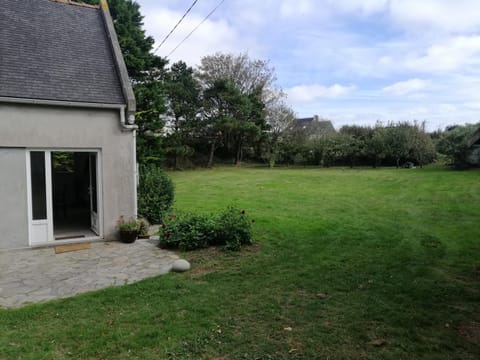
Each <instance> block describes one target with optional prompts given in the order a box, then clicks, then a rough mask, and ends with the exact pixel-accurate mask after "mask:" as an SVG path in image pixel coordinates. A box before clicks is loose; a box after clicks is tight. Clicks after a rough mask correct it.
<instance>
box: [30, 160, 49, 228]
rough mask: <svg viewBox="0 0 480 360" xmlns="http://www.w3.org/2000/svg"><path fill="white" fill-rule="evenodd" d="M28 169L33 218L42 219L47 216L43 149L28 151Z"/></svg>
mask: <svg viewBox="0 0 480 360" xmlns="http://www.w3.org/2000/svg"><path fill="white" fill-rule="evenodd" d="M30 169H31V170H30V171H31V176H32V213H33V220H44V219H46V218H47V192H46V191H47V188H46V186H45V153H44V152H43V151H32V152H30Z"/></svg>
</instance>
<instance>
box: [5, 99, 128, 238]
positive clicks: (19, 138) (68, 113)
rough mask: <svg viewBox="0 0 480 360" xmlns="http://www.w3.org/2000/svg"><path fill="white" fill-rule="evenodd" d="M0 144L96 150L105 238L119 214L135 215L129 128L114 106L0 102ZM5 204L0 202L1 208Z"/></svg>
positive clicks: (112, 231) (110, 235)
mask: <svg viewBox="0 0 480 360" xmlns="http://www.w3.org/2000/svg"><path fill="white" fill-rule="evenodd" d="M0 147H26V148H40V149H42V148H46V149H56V148H61V149H72V151H74V150H75V149H87V148H89V149H98V150H100V151H101V154H100V157H101V160H102V177H103V188H102V194H103V210H104V211H103V220H104V235H105V238H106V239H113V238H114V237H115V233H116V231H115V226H116V222H117V220H118V218H119V217H120V216H121V215H127V216H132V215H135V214H134V211H135V207H136V206H135V201H136V199H135V193H134V186H135V174H134V171H133V169H134V159H133V152H132V149H133V134H132V132H131V131H127V132H123V131H122V130H121V126H120V111H119V110H116V109H87V108H69V107H60V106H59V107H53V106H44V105H24V104H6V103H0ZM24 162H25V160H24ZM21 181H25V180H21ZM24 186H25V185H24ZM24 192H25V193H22V194H18V203H21V206H23V205H24V203H25V201H26V189H25V191H24ZM25 206H26V205H25ZM8 210H9V209H7V208H6V207H5V206H4V205H3V202H0V211H1V213H4V212H5V211H8ZM10 210H11V209H10ZM19 225H20V224H19ZM22 225H24V224H22ZM4 227H5V224H4V221H3V219H2V217H0V230H2V232H3V228H4ZM18 241H19V240H18ZM19 243H20V241H19ZM23 243H24V241H23V240H22V244H23Z"/></svg>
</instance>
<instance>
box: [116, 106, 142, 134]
mask: <svg viewBox="0 0 480 360" xmlns="http://www.w3.org/2000/svg"><path fill="white" fill-rule="evenodd" d="M127 117H128V120H127V121H126V119H125V106H122V107H121V108H120V126H121V127H122V131H135V130H137V129H138V125H135V114H134V113H131V112H129V114H128V115H127Z"/></svg>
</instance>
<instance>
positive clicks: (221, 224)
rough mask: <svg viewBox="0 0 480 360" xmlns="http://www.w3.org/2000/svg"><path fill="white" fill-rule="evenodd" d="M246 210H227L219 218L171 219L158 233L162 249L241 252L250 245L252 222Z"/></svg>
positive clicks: (186, 216)
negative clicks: (212, 247)
mask: <svg viewBox="0 0 480 360" xmlns="http://www.w3.org/2000/svg"><path fill="white" fill-rule="evenodd" d="M253 221H254V220H249V219H248V218H247V216H246V213H245V210H241V211H240V210H239V209H236V208H233V207H229V208H227V209H226V210H225V211H224V212H222V213H221V214H219V215H216V216H215V215H210V216H207V215H194V214H187V215H184V216H181V217H179V218H177V217H176V216H171V217H170V219H169V221H168V222H166V223H164V224H162V227H161V229H160V231H159V235H160V243H159V246H160V247H161V248H166V249H180V250H182V251H189V250H195V249H201V248H206V247H208V246H225V249H227V250H240V248H241V246H242V245H247V244H251V243H252V222H253Z"/></svg>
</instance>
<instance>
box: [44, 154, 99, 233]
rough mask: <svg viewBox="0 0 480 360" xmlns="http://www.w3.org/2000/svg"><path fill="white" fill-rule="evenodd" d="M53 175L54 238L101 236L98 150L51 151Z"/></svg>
mask: <svg viewBox="0 0 480 360" xmlns="http://www.w3.org/2000/svg"><path fill="white" fill-rule="evenodd" d="M51 174H52V175H51V176H52V208H53V235H54V238H55V240H68V239H77V238H88V237H92V236H97V235H99V232H98V225H97V224H98V216H97V153H93V152H70V151H52V152H51Z"/></svg>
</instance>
